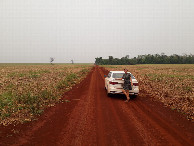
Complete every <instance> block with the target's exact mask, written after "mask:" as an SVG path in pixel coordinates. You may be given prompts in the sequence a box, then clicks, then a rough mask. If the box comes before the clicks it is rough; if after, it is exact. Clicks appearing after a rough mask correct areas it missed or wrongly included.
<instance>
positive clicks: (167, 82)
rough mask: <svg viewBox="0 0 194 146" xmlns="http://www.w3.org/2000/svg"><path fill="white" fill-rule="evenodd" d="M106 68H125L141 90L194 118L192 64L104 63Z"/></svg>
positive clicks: (193, 69) (193, 75) (193, 66)
mask: <svg viewBox="0 0 194 146" xmlns="http://www.w3.org/2000/svg"><path fill="white" fill-rule="evenodd" d="M103 67H105V68H106V69H107V70H123V69H124V68H127V69H128V70H129V71H130V72H131V73H132V74H133V75H134V76H135V77H136V78H137V80H138V82H139V86H140V94H141V93H142V92H143V93H145V94H148V95H149V96H151V97H153V98H154V99H156V100H159V101H161V102H163V103H164V105H165V106H169V107H170V108H171V109H172V110H177V111H179V112H181V113H182V114H185V115H186V116H187V118H188V119H190V120H194V65H193V64H190V65H189V64H179V65H177V64H176V65H175V64H157V65H127V66H126V65H104V66H103Z"/></svg>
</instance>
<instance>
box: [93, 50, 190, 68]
mask: <svg viewBox="0 0 194 146" xmlns="http://www.w3.org/2000/svg"><path fill="white" fill-rule="evenodd" d="M95 59H96V60H95V64H97V65H135V64H194V55H192V54H190V55H177V54H173V55H170V56H167V55H165V54H164V53H162V54H160V55H159V54H154V55H151V54H147V55H138V57H134V58H131V59H130V58H129V55H126V56H125V57H122V58H120V59H119V58H114V57H113V56H109V58H108V59H103V58H102V57H97V58H95Z"/></svg>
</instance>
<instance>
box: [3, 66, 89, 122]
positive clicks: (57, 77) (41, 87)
mask: <svg viewBox="0 0 194 146" xmlns="http://www.w3.org/2000/svg"><path fill="white" fill-rule="evenodd" d="M91 68H92V65H83V64H75V65H71V64H69V65H68V64H55V65H50V64H34V65H33V64H0V72H1V74H0V124H3V125H8V124H10V123H18V122H27V121H31V120H32V119H33V118H34V117H35V116H37V115H39V114H41V113H42V112H43V111H44V109H45V108H46V107H49V106H53V105H55V103H57V102H60V99H61V97H62V95H63V94H64V92H65V91H68V90H70V89H71V88H72V86H73V85H75V84H76V83H79V82H80V81H81V80H82V79H83V78H85V77H86V75H87V73H88V72H89V71H90V69H91Z"/></svg>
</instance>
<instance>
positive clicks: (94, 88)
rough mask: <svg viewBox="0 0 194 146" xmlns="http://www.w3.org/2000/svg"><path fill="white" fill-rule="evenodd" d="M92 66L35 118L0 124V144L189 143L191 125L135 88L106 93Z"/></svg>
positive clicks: (99, 73) (193, 136)
mask: <svg viewBox="0 0 194 146" xmlns="http://www.w3.org/2000/svg"><path fill="white" fill-rule="evenodd" d="M104 74H107V71H106V70H104V69H103V68H100V67H98V66H96V67H94V68H93V69H92V71H91V73H90V74H89V75H88V76H87V78H86V79H85V80H83V81H82V82H81V83H80V84H78V85H76V86H75V87H74V88H73V89H72V90H71V91H69V92H67V93H65V95H64V100H69V101H70V102H64V103H59V104H57V105H56V106H55V107H51V108H49V109H48V110H46V111H45V113H44V114H43V115H42V116H40V117H39V119H38V120H37V121H33V122H31V123H26V124H23V125H17V126H8V127H0V130H1V131H0V145H83V146H86V145H153V146H155V145H176V146H177V145H194V141H193V139H194V133H193V131H194V125H193V123H192V122H190V121H188V120H187V119H186V118H185V117H183V116H182V115H180V114H179V113H177V112H175V111H172V110H170V109H169V108H166V107H163V105H162V104H161V103H158V102H156V101H152V100H151V99H150V98H149V97H147V95H146V94H144V93H141V94H140V95H139V96H138V97H137V98H136V99H132V100H131V101H130V102H129V103H125V102H123V101H124V100H125V97H124V96H121V95H116V96H112V97H107V95H106V92H105V90H104V77H103V76H104Z"/></svg>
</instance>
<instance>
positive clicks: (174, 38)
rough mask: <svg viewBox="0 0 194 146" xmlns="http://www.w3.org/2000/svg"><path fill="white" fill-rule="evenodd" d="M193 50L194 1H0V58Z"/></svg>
mask: <svg viewBox="0 0 194 146" xmlns="http://www.w3.org/2000/svg"><path fill="white" fill-rule="evenodd" d="M162 52H164V53H165V54H167V55H171V54H179V55H182V54H183V53H186V54H190V53H192V54H194V0H0V63H6V62H10V63H11V62H13V63H19V62H26V63H28V62H29V63H30V62H34V63H36V62H40V63H41V62H49V59H50V57H54V58H55V62H61V63H63V62H64V63H70V60H71V59H74V62H77V63H78V62H79V63H81V62H82V63H86V62H94V61H95V57H103V58H108V56H110V55H112V56H113V57H119V58H120V57H122V56H125V55H127V54H129V55H130V57H135V56H137V55H143V54H156V53H159V54H160V53H162Z"/></svg>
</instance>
